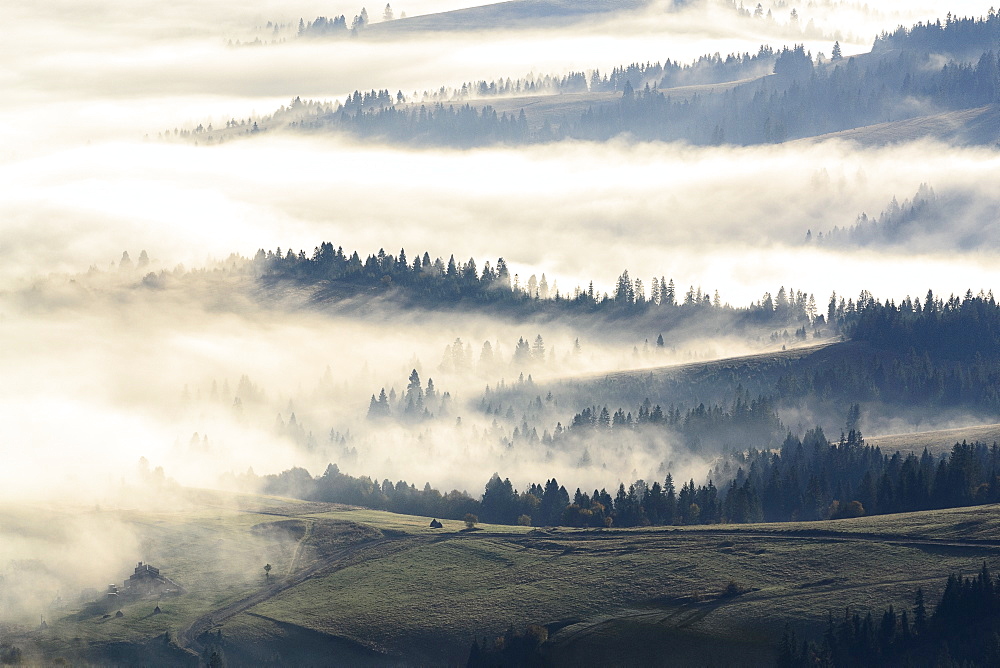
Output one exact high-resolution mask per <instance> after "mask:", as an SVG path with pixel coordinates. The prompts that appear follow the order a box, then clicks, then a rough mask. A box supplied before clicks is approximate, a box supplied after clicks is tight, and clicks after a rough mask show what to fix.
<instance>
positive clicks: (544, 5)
mask: <svg viewBox="0 0 1000 668" xmlns="http://www.w3.org/2000/svg"><path fill="white" fill-rule="evenodd" d="M564 1H565V0H530V1H529V0H517V1H515V2H510V3H501V4H498V5H488V6H485V7H480V8H470V9H468V10H461V11H460V12H459V14H458V15H459V16H467V17H468V16H473V17H474V16H481V17H489V16H492V15H493V14H494V13H495V14H496V16H497V17H501V16H502V17H530V16H536V15H537V16H543V15H544V16H556V15H566V16H569V15H575V14H574V12H576V11H577V10H576V8H575V6H574V5H569V4H560V3H562V2H564ZM621 1H622V2H625V3H631V2H635V1H636V0H621ZM588 2H589V3H591V4H586V5H584V6H585V7H603V6H604V5H602V4H593V3H596V0H588ZM614 6H615V7H624V6H628V5H621V4H615V5H614ZM636 6H638V5H636ZM461 12H471V13H470V14H462V13H461ZM560 12H562V14H560ZM427 20H431V19H427ZM433 20H435V21H438V20H440V19H433ZM488 20H489V21H492V20H493V19H488ZM517 20H521V19H517ZM463 21H464V19H463ZM389 23H392V22H389ZM446 23H447V22H446ZM442 25H444V24H442ZM456 25H457V24H456ZM998 34H1000V17H998V15H996V14H995V13H991V14H990V15H989V17H988V18H982V19H952V18H949V20H948V22H947V23H946V24H944V25H942V26H938V27H935V28H934V29H933V31H932V32H931V33H927V28H926V26H921V25H918V26H916V27H914V29H913V30H912V31H909V32H908V31H906V30H903V29H901V30H900V31H897V33H894V34H893V35H892V36H883V37H881V38H880V39H879V40H878V41H877V42H876V48H875V49H874V50H873V51H872V52H871V53H868V54H863V55H861V56H857V57H852V58H846V59H843V58H838V59H836V60H831V61H820V60H818V59H816V60H814V59H813V57H812V54H811V53H809V52H808V51H806V49H805V47H804V46H803V45H801V44H798V45H794V46H792V47H787V46H786V47H784V48H782V49H780V50H775V49H772V48H771V47H769V46H764V47H761V49H760V51H759V52H758V53H756V54H750V53H743V54H735V53H734V54H730V55H729V56H726V57H724V58H723V57H720V56H719V55H718V54H715V55H712V56H704V57H702V58H700V59H698V60H697V61H695V62H693V63H691V64H688V65H680V64H679V63H676V62H671V61H667V62H665V63H645V64H642V63H633V64H631V65H628V66H619V67H616V68H614V70H613V71H612V72H611V73H610V74H608V73H601V72H599V71H598V70H593V71H587V72H569V73H566V74H564V75H562V76H545V77H541V78H538V77H532V76H529V77H528V78H525V79H519V80H516V81H511V80H510V79H508V78H500V79H497V80H494V81H490V82H487V81H478V82H465V83H463V84H460V85H459V86H457V87H455V88H453V89H448V88H440V89H438V90H436V91H426V92H425V93H423V94H422V95H420V94H417V95H414V96H413V98H412V99H408V98H407V97H406V95H404V94H403V92H402V91H398V92H397V93H396V94H392V93H391V91H389V90H388V89H385V90H379V91H375V90H372V91H370V92H366V93H362V92H360V91H355V92H354V93H353V94H352V95H351V96H349V97H348V98H347V99H346V100H345V101H344V102H343V104H341V103H339V102H336V103H334V102H309V101H306V102H303V101H301V100H300V99H298V98H296V99H295V100H294V101H293V103H292V105H291V106H289V107H282V108H280V109H279V110H278V111H276V112H275V113H274V114H273V115H272V116H270V117H266V118H260V119H257V120H256V121H254V119H245V120H243V121H241V122H239V123H237V122H235V121H230V122H229V123H227V125H226V127H225V128H224V129H216V130H214V131H212V130H211V129H207V130H206V129H205V128H199V129H197V130H196V131H195V132H193V133H187V134H185V135H184V138H185V139H196V140H198V141H205V142H207V143H212V142H216V141H220V140H225V139H228V138H233V137H237V136H249V135H252V134H256V133H259V132H261V131H271V130H291V131H294V132H302V131H306V132H340V133H344V134H347V135H350V136H353V137H354V138H357V139H360V140H363V141H373V142H389V143H396V144H408V145H414V146H452V147H460V148H468V147H475V146H488V145H495V144H506V145H522V144H537V143H544V142H550V141H557V140H561V139H577V140H588V141H604V140H608V139H611V138H614V137H621V136H624V137H628V138H631V139H634V140H638V141H678V142H686V143H689V144H693V145H723V144H727V145H736V146H748V145H755V144H776V143H784V142H787V141H792V140H801V139H806V138H810V139H811V140H812V139H813V138H816V137H823V138H830V137H841V138H845V139H852V140H854V141H858V142H861V143H868V144H879V143H891V142H895V141H908V140H911V139H919V138H923V137H930V138H937V139H940V140H941V141H945V142H954V143H956V144H961V145H987V146H994V145H996V144H997V142H998V139H1000V59H998V56H997V54H998V49H997V48H996V47H997V35H998Z"/></svg>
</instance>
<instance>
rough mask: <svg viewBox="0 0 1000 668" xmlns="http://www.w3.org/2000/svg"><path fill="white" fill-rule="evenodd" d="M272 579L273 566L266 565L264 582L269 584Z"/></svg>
mask: <svg viewBox="0 0 1000 668" xmlns="http://www.w3.org/2000/svg"><path fill="white" fill-rule="evenodd" d="M270 579H271V564H264V581H265V582H267V581H269V580H270Z"/></svg>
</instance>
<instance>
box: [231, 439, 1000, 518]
mask: <svg viewBox="0 0 1000 668" xmlns="http://www.w3.org/2000/svg"><path fill="white" fill-rule="evenodd" d="M732 457H734V458H735V460H736V462H737V464H738V470H737V472H736V474H735V475H734V476H733V478H732V480H731V481H729V482H728V484H724V485H723V486H722V487H721V488H720V487H717V486H716V485H715V484H714V482H713V481H712V480H711V479H710V480H709V481H708V482H707V484H703V485H698V484H696V483H695V481H694V480H693V479H692V480H689V481H688V482H685V483H683V484H682V485H681V487H680V489H677V487H676V485H675V483H674V480H673V477H672V475H671V474H669V473H668V474H667V475H666V477H665V479H664V481H663V483H662V484H661V483H660V482H659V481H654V482H653V483H652V484H651V485H649V484H647V483H646V482H645V481H643V480H637V481H635V482H634V483H632V484H630V485H629V486H628V487H627V488H626V486H625V484H624V483H619V485H618V487H617V491H616V492H615V493H614V495H612V494H611V493H609V492H608V491H607V490H606V489H600V490H597V489H595V490H594V491H593V493H592V494H588V493H587V492H584V491H582V490H580V489H579V488H577V490H576V492H575V493H574V494H573V495H572V496H571V495H570V493H569V491H568V490H567V489H566V487H565V486H564V485H561V484H560V483H559V482H558V481H557V480H556V479H555V478H550V479H548V480H546V481H545V483H544V484H540V483H532V484H530V485H528V486H527V487H526V488H525V489H524V490H523V491H520V492H519V491H518V490H517V489H515V488H514V486H513V485H512V484H511V482H510V480H509V479H506V478H501V477H500V475H499V474H496V473H495V474H494V475H493V476H492V477H491V478H490V480H489V481H488V482H487V483H486V487H485V489H484V491H483V494H482V496H481V497H480V498H478V499H476V498H472V497H471V496H469V495H468V494H467V493H465V492H461V491H457V490H452V491H451V492H447V493H444V494H442V493H441V492H439V491H438V490H435V489H433V488H432V487H431V486H430V484H429V483H427V484H425V485H424V487H423V489H418V488H416V487H415V486H414V485H412V484H408V483H406V482H405V481H399V482H398V483H395V484H394V483H392V482H391V481H389V480H383V481H382V482H381V483H378V482H377V481H375V480H373V479H371V478H369V477H367V476H361V477H353V476H350V475H347V474H344V473H342V472H341V471H340V469H339V468H338V467H337V466H336V465H335V464H331V465H329V466H328V467H327V469H326V471H325V472H324V473H323V474H322V475H320V476H317V477H315V478H314V477H312V476H311V475H310V474H309V473H308V471H306V470H305V469H301V468H293V469H290V470H288V471H284V472H282V473H280V474H277V475H267V476H263V477H262V478H257V477H256V476H252V474H250V473H248V474H247V476H252V480H250V481H251V482H256V483H258V484H260V486H261V488H262V491H263V492H265V493H268V494H278V495H283V496H292V497H297V498H303V499H308V500H313V501H325V502H331V503H346V504H351V505H358V506H363V507H367V508H374V509H378V510H389V511H392V512H398V513H405V514H414V515H424V516H434V517H444V518H450V519H461V518H463V517H464V516H465V515H466V514H469V513H471V514H474V515H476V516H477V517H479V518H480V519H482V520H484V521H486V522H491V523H495V524H511V525H515V524H523V525H531V526H573V527H610V526H615V527H633V526H663V525H666V526H671V525H692V524H713V523H751V522H761V521H771V522H785V521H801V520H820V519H839V518H844V517H858V516H862V515H876V514H886V513H897V512H908V511H915V510H927V509H935V508H953V507H964V506H970V505H980V504H987V503H998V502H1000V445H997V444H995V443H994V444H993V445H992V446H987V445H985V444H983V443H972V444H969V443H964V442H963V443H956V444H955V446H954V447H953V448H952V450H951V452H950V453H948V454H946V455H942V456H940V457H937V458H935V457H934V456H933V455H931V454H929V453H928V452H927V451H926V450H925V451H924V452H923V454H922V455H920V456H919V457H918V456H917V455H915V454H913V453H910V454H907V455H904V454H902V453H901V452H896V453H894V454H893V455H891V456H890V455H887V454H883V453H882V452H881V451H880V450H879V448H877V447H873V446H870V445H867V444H866V443H865V442H864V439H863V438H862V437H861V435H860V433H859V432H857V431H855V430H851V431H850V432H849V433H848V434H847V435H842V436H841V438H840V440H839V441H837V442H830V441H829V440H827V439H826V437H825V436H824V435H823V432H822V430H821V429H819V428H818V427H817V428H815V429H813V430H810V431H809V432H807V433H806V434H805V436H804V437H803V438H802V439H799V438H798V437H796V436H793V435H789V436H787V437H786V439H785V442H784V443H783V444H782V446H781V448H780V450H779V451H778V452H771V451H770V450H753V449H751V450H749V451H748V452H746V453H737V454H735V455H732ZM612 489H614V487H612Z"/></svg>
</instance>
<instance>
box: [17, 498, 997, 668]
mask: <svg viewBox="0 0 1000 668" xmlns="http://www.w3.org/2000/svg"><path fill="white" fill-rule="evenodd" d="M997 511H998V507H996V506H982V507H976V508H966V509H957V510H946V511H933V512H923V513H909V514H904V515H894V516H889V515H887V516H879V517H875V518H859V519H852V520H840V521H830V522H815V523H788V524H760V525H732V526H725V525H719V526H707V527H685V528H651V529H620V530H616V529H602V530H572V529H558V530H552V529H549V530H546V529H532V528H528V527H506V526H490V525H480V526H479V527H477V529H476V530H474V531H467V530H464V525H463V524H462V523H460V522H452V521H446V522H445V527H444V528H443V529H437V530H435V529H431V528H429V526H428V524H429V519H428V518H420V517H410V516H405V515H394V514H390V513H383V512H378V511H371V510H360V509H351V508H346V507H342V506H333V505H327V504H317V503H302V502H294V501H289V500H284V499H275V498H266V497H234V496H228V495H224V494H221V493H220V494H215V493H203V492H199V493H193V495H192V496H191V497H190V500H189V502H188V503H186V504H185V505H184V507H183V508H180V509H178V510H176V511H167V510H163V509H153V510H142V511H140V510H132V511H111V510H105V511H101V510H99V509H92V510H90V511H87V512H88V513H89V514H107V515H111V516H113V517H114V519H115V521H118V522H120V523H121V524H122V526H124V527H128V528H129V529H130V530H131V531H133V532H134V534H135V536H136V537H137V538H138V543H137V545H138V548H137V550H136V552H135V553H134V554H133V555H132V556H131V557H130V560H131V561H139V560H144V561H147V562H149V563H152V564H154V565H156V566H158V567H159V568H160V569H161V570H162V572H163V573H164V574H166V575H168V576H169V577H171V578H173V579H174V580H175V581H177V582H178V583H179V584H181V585H182V586H183V587H185V588H186V589H187V593H186V594H184V595H182V596H178V597H175V598H168V599H162V600H140V601H135V602H132V603H128V604H126V605H123V606H122V608H121V609H122V611H123V614H124V616H123V617H122V618H116V617H114V616H113V615H112V616H110V617H107V618H106V617H104V616H103V615H104V614H108V612H105V611H103V610H99V609H97V608H96V607H95V606H93V605H91V606H83V605H80V604H76V605H69V606H67V607H66V608H65V609H62V610H59V611H54V610H49V611H47V612H46V616H47V619H48V620H49V623H48V627H47V628H45V629H38V628H34V624H37V618H36V621H35V622H34V623H33V624H32V625H29V624H28V623H26V622H25V621H24V620H22V623H21V624H20V625H16V626H14V628H13V632H12V633H11V634H9V636H10V637H12V638H13V639H14V641H15V642H16V644H18V646H20V647H22V648H23V649H24V650H25V654H26V656H28V657H30V658H31V659H32V660H33V661H37V662H39V663H50V662H51V661H53V660H55V659H57V658H59V657H64V658H66V659H68V660H70V661H78V662H79V661H93V662H95V663H101V664H106V663H109V662H110V663H115V662H120V663H122V664H130V663H134V662H135V661H136V660H137V658H138V657H143V659H142V660H143V661H144V662H146V663H147V664H150V663H151V664H157V663H160V664H177V663H184V662H189V663H190V664H191V665H194V664H195V663H196V662H197V657H196V655H198V654H200V655H202V656H205V655H206V652H207V651H211V650H212V649H213V648H214V649H221V651H222V653H223V654H224V656H225V657H226V659H227V661H228V662H229V663H230V665H287V664H317V663H319V664H325V663H331V662H333V663H337V664H339V665H351V664H358V665H372V664H377V665H386V664H394V663H398V664H414V663H416V664H421V665H444V664H451V663H455V662H459V663H461V662H463V661H464V659H465V657H466V656H467V653H468V648H469V646H470V644H471V642H472V640H473V638H476V637H479V638H483V637H487V638H493V637H496V636H498V635H501V634H502V633H503V632H504V630H505V629H507V627H508V626H510V625H513V626H514V627H515V628H516V629H519V630H520V629H523V628H524V627H525V626H526V625H528V624H541V625H546V626H548V628H549V632H550V639H549V641H548V643H547V644H546V645H545V650H546V651H547V652H548V653H549V656H550V658H551V660H552V661H553V662H554V663H555V664H556V665H578V664H579V662H580V660H582V659H586V661H587V662H589V663H591V664H594V663H600V664H615V663H619V664H621V663H629V664H636V663H640V664H646V665H657V664H660V665H704V664H705V663H706V662H709V663H715V662H717V663H723V664H726V665H734V664H735V665H740V664H746V665H760V664H762V663H763V664H767V663H769V662H770V661H771V660H772V658H773V648H774V645H775V643H776V641H777V639H778V638H779V637H780V635H781V633H782V631H783V629H784V628H785V625H786V624H789V625H791V626H792V627H793V628H795V629H796V631H797V632H798V633H799V634H800V635H804V636H815V635H818V634H819V633H821V631H822V629H823V627H824V625H825V622H826V619H827V616H828V615H829V614H833V615H834V616H835V617H837V618H839V616H840V615H842V614H843V611H844V608H845V607H847V606H850V607H851V608H854V609H858V610H861V611H867V610H872V611H874V612H879V611H880V610H881V609H882V608H884V607H885V606H887V605H888V604H890V603H891V604H893V605H895V606H896V607H897V609H900V608H908V607H912V596H913V592H914V590H915V589H916V587H917V586H922V587H923V588H924V589H925V591H926V592H927V594H928V600H930V601H933V600H935V598H936V596H937V595H938V593H939V591H940V589H941V588H942V587H943V584H944V579H945V577H946V576H947V575H948V574H949V573H951V572H965V573H972V572H973V571H975V570H976V569H978V568H979V566H980V565H981V564H982V562H983V561H984V560H985V561H987V563H989V564H990V566H991V567H993V568H1000V540H998V536H1000V533H998V528H1000V526H998V525H1000V519H998V518H1000V514H998V512H997ZM28 513H29V510H28V509H26V508H21V509H10V510H9V511H8V512H7V513H5V516H6V517H8V518H18V517H20V518H21V519H22V521H23V520H26V519H27V518H28V516H29V515H28ZM45 513H46V516H47V517H46V521H47V523H48V524H49V525H52V524H53V523H54V522H56V521H57V520H58V515H59V514H58V511H56V510H52V509H50V510H47V511H45ZM78 517H79V515H78V514H77V515H74V518H78ZM4 528H5V530H10V529H23V527H22V526H20V525H17V524H16V523H14V524H9V523H8V524H6V525H5V526H4ZM51 538H52V540H55V539H56V538H57V536H55V535H53V536H52V537H51ZM264 563H271V564H272V566H273V570H272V576H271V578H270V580H269V582H265V581H264V577H263V571H262V570H261V569H262V567H263V564H264ZM127 575H128V572H118V573H115V574H113V575H110V574H109V576H108V577H107V578H105V579H106V580H107V581H121V580H122V579H123V578H124V577H126V576H127ZM731 581H733V582H736V583H738V584H739V585H740V586H741V587H742V588H743V589H744V590H746V592H745V593H743V594H741V595H738V596H734V597H720V596H719V594H720V593H721V592H722V591H723V589H724V588H725V587H726V586H727V584H728V583H730V582H731ZM94 586H95V587H99V586H101V583H100V582H95V583H94ZM157 604H159V605H160V606H161V609H162V611H163V612H162V613H161V614H158V615H153V614H152V609H153V607H154V606H155V605H157ZM335 658H336V659H335Z"/></svg>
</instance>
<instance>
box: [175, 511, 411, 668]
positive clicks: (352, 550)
mask: <svg viewBox="0 0 1000 668" xmlns="http://www.w3.org/2000/svg"><path fill="white" fill-rule="evenodd" d="M312 525H313V523H312V522H310V527H309V529H308V530H307V531H306V533H305V534H304V535H303V537H302V538H301V539H300V540H299V543H298V545H297V546H296V548H295V553H294V554H293V556H292V562H291V564H290V565H289V568H288V575H286V576H285V577H283V578H281V579H280V580H277V581H276V582H275V583H274V584H271V585H268V586H266V587H264V588H263V589H259V590H257V591H256V592H254V593H252V594H249V595H247V596H244V597H243V598H241V599H239V600H237V601H233V602H232V603H229V604H228V605H225V606H223V607H221V608H216V609H215V610H212V611H211V612H209V613H206V614H204V615H202V616H201V617H199V618H198V619H196V620H194V622H192V623H191V625H190V626H188V627H187V628H185V629H183V630H182V631H179V632H178V633H177V645H178V646H179V647H180V648H182V649H184V650H185V651H187V652H188V653H189V654H192V655H193V656H196V657H199V658H200V657H201V653H202V652H203V651H204V649H205V648H204V646H203V645H202V643H201V642H200V640H199V638H200V637H201V636H202V635H204V634H205V633H206V632H208V631H209V630H211V629H212V628H213V627H214V626H217V625H219V624H222V623H224V622H225V621H227V620H229V619H231V618H232V617H235V616H236V615H238V614H240V613H243V612H245V611H247V610H249V609H250V608H253V607H254V606H256V605H259V604H261V603H263V602H264V601H266V600H268V599H270V598H273V597H274V596H277V595H278V594H280V593H281V592H283V591H286V590H288V589H291V588H292V587H296V586H298V585H300V584H302V583H303V582H305V581H306V580H308V579H310V578H312V577H315V576H317V575H319V574H321V573H329V572H333V571H337V570H340V569H341V568H345V567H347V566H348V565H350V563H352V562H353V561H354V560H355V559H357V558H358V556H359V555H360V554H361V553H362V552H366V551H369V550H376V549H378V548H380V547H383V546H385V545H387V544H391V543H400V542H403V543H422V542H427V539H426V538H425V537H422V536H383V537H381V538H374V539H371V540H366V541H363V542H360V543H354V544H352V545H345V546H344V547H341V548H339V549H337V550H334V551H332V552H329V553H327V554H324V555H322V556H321V557H319V558H318V559H316V561H314V562H312V563H310V564H308V565H306V566H304V567H302V568H300V569H298V570H295V562H296V561H297V560H298V559H299V558H300V557H301V553H302V548H303V546H304V544H305V541H306V540H308V538H309V536H310V535H311V529H312ZM376 558H377V557H376Z"/></svg>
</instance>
